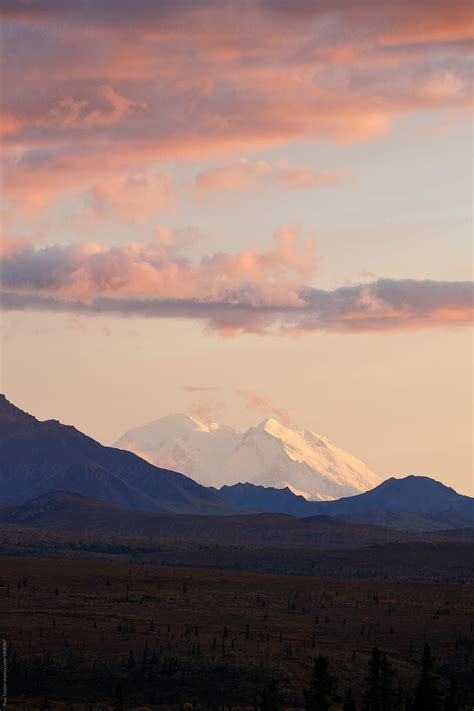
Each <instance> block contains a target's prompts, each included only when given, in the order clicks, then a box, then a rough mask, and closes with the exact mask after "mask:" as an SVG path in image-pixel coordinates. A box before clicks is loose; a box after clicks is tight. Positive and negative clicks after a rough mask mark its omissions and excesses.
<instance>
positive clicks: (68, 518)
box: [0, 491, 474, 549]
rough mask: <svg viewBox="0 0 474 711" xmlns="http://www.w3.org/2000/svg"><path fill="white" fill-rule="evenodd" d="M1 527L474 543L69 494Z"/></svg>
mask: <svg viewBox="0 0 474 711" xmlns="http://www.w3.org/2000/svg"><path fill="white" fill-rule="evenodd" d="M0 526H15V527H20V528H21V529H23V530H25V529H33V530H39V531H56V532H67V533H68V534H89V535H97V534H99V535H103V536H104V535H105V536H118V537H121V538H134V539H141V540H146V541H149V540H150V539H151V540H152V541H154V542H155V544H158V545H160V544H161V543H162V542H165V541H168V542H175V543H178V544H187V543H198V544H206V545H211V546H212V547H215V546H216V545H217V546H221V545H223V544H225V545H230V546H234V547H235V546H255V545H257V546H264V547H265V548H280V549H281V548H291V547H292V546H298V547H303V548H304V547H311V548H313V547H316V548H323V549H325V548H333V549H358V548H361V547H364V546H369V545H370V546H374V545H387V544H394V543H404V542H406V543H410V542H416V541H425V542H441V541H450V540H453V541H460V542H463V541H464V542H472V541H473V538H474V528H472V529H469V530H466V531H427V532H424V531H423V532H409V531H394V530H390V529H389V528H386V527H382V526H374V525H372V524H370V525H368V524H367V523H351V522H347V521H342V520H338V519H337V518H334V517H331V516H326V515H316V516H306V517H297V516H288V515H285V514H277V513H261V514H255V513H254V514H245V513H244V512H240V513H239V514H238V515H228V516H216V515H214V516H196V515H192V514H174V513H157V512H152V511H139V510H136V509H135V510H134V509H130V508H124V507H119V506H113V505H111V504H109V503H106V502H104V501H98V500H97V499H92V498H90V497H85V496H81V495H80V494H77V493H72V492H69V491H56V492H53V493H49V494H44V495H43V496H39V497H37V498H35V499H32V500H31V501H27V502H26V503H23V504H18V505H16V506H14V505H10V506H7V507H4V508H3V509H2V510H0Z"/></svg>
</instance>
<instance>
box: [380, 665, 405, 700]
mask: <svg viewBox="0 0 474 711" xmlns="http://www.w3.org/2000/svg"><path fill="white" fill-rule="evenodd" d="M380 698H381V701H382V704H383V710H384V711H398V709H399V708H400V704H399V700H398V698H397V693H396V691H395V687H394V685H393V669H392V665H391V664H390V662H389V661H388V659H387V655H386V654H385V653H384V654H383V655H382V659H381V661H380Z"/></svg>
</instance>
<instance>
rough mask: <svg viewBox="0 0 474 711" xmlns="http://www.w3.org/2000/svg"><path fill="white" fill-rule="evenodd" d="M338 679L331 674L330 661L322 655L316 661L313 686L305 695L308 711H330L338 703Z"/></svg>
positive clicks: (312, 680) (312, 679)
mask: <svg viewBox="0 0 474 711" xmlns="http://www.w3.org/2000/svg"><path fill="white" fill-rule="evenodd" d="M336 689H337V679H336V678H335V677H334V676H332V675H331V674H330V673H329V661H328V659H327V657H323V656H322V655H321V654H318V656H317V657H316V658H315V660H314V666H313V675H312V678H311V685H310V687H309V689H306V690H305V691H304V692H303V694H304V698H305V702H306V706H305V708H306V711H330V709H332V707H333V704H334V703H335V702H336V701H338V700H339V699H338V697H337V694H336Z"/></svg>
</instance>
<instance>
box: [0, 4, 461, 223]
mask: <svg viewBox="0 0 474 711" xmlns="http://www.w3.org/2000/svg"><path fill="white" fill-rule="evenodd" d="M234 7H235V6H233V5H228V4H227V3H214V2H210V1H209V2H206V1H205V2H203V3H195V4H194V3H186V4H185V6H183V5H182V4H181V3H170V2H160V3H150V2H145V1H144V0H135V1H134V2H133V3H121V4H120V7H118V6H117V3H115V4H114V6H113V7H112V5H111V4H110V3H109V2H103V1H102V0H97V2H94V3H86V4H84V3H55V2H49V1H46V2H45V1H43V2H35V1H34V0H32V1H31V2H28V3H27V4H24V3H19V2H14V1H13V0H5V1H4V2H3V3H2V6H1V12H2V15H3V23H4V25H5V32H4V37H3V42H4V56H5V57H6V58H8V57H15V62H13V61H12V62H9V63H8V64H9V66H8V71H5V72H4V77H3V79H4V86H3V89H2V102H3V111H4V113H5V119H4V121H3V134H4V135H3V152H4V156H5V158H4V166H5V167H4V172H5V192H6V195H7V196H8V198H9V199H11V200H15V201H16V203H17V204H18V205H19V206H24V205H25V206H26V207H27V208H28V206H31V205H33V206H36V209H37V210H43V209H45V208H46V207H47V206H48V205H49V204H50V202H51V200H54V199H56V196H57V195H62V194H64V193H65V192H68V191H81V190H84V189H86V188H87V186H91V187H92V189H95V186H97V190H100V188H101V187H102V190H105V189H106V186H107V185H108V184H109V183H110V184H112V183H113V178H114V173H117V174H120V175H121V176H124V179H125V180H128V176H129V175H137V174H138V175H143V176H145V175H146V176H148V175H151V174H152V173H153V171H156V163H157V162H158V161H160V160H163V159H170V158H173V159H181V158H189V157H194V156H206V158H209V156H214V157H222V155H227V154H231V153H232V154H234V155H235V153H237V152H240V153H242V152H244V151H245V153H246V154H249V153H251V152H252V151H258V150H260V149H262V148H263V147H265V146H274V145H281V144H283V143H287V142H289V141H293V140H307V141H310V140H313V139H318V140H321V139H323V140H331V141H352V140H361V139H363V140H366V139H370V138H372V137H374V136H377V135H380V134H381V133H383V132H384V131H387V130H389V129H390V127H391V125H392V124H393V122H394V121H395V120H396V119H397V118H398V117H400V116H404V115H406V114H409V113H418V112H423V111H429V112H437V113H438V115H439V116H441V117H443V116H444V115H445V114H446V113H447V112H449V113H450V114H452V115H458V114H460V113H461V112H465V111H467V110H469V109H470V107H471V103H472V92H471V78H470V77H471V71H470V70H469V57H470V46H469V41H468V39H469V37H470V33H471V31H472V12H471V7H470V4H469V3H466V2H464V0H453V1H452V2H450V3H446V2H442V3H441V2H438V0H430V2H427V0H422V1H421V2H419V3H414V2H413V3H402V4H401V5H400V4H394V3H393V2H391V0H382V1H381V2H379V3H377V12H374V5H373V3H372V2H369V1H368V0H365V1H362V2H357V3H350V2H341V3H334V2H329V1H328V0H324V1H323V2H317V3H316V2H315V3H310V2H309V3H307V2H292V3H287V2H265V1H264V0H262V1H261V2H255V3H248V4H246V11H245V12H244V13H238V11H237V10H236V9H234ZM236 20H238V22H236ZM237 26H238V28H239V30H238V31H237V29H236V27H237ZM18 87H24V90H22V91H18ZM231 168H232V169H231ZM273 170H274V169H273V168H271V167H270V172H268V166H266V165H265V163H263V162H262V163H259V162H258V161H255V162H252V163H249V164H248V165H239V164H238V163H232V164H229V168H228V170H227V172H221V173H220V174H218V175H214V176H213V175H210V174H207V175H203V176H201V177H200V179H199V181H198V183H197V186H196V187H197V188H198V190H201V189H202V190H207V189H210V188H209V186H211V187H212V188H213V189H235V188H242V187H243V188H245V187H246V186H248V185H249V184H252V183H253V182H254V181H256V180H257V181H260V180H264V179H266V178H267V177H268V176H267V173H268V175H270V174H272V175H273V174H274V173H273ZM333 179H335V178H334V176H331V175H330V174H327V175H324V174H319V176H318V175H316V176H313V175H312V174H311V173H308V172H304V171H303V172H301V170H300V172H299V173H295V172H287V173H286V177H285V175H282V176H281V181H282V182H283V183H284V184H285V185H286V186H287V187H303V186H308V187H311V186H315V187H317V186H319V185H326V184H330V183H331V182H332V181H333ZM213 181H214V182H213ZM104 186H105V187H104ZM121 200H123V201H125V193H124V194H122V196H121ZM146 202H147V204H148V205H150V204H151V201H150V200H149V199H147V200H146ZM147 210H148V214H150V211H151V207H150V208H147V209H146V210H145V213H147ZM123 212H124V213H125V214H126V215H128V216H129V215H130V214H131V209H130V208H127V207H125V208H124V210H123ZM145 213H144V214H145ZM126 219H128V217H127V218H126ZM144 219H147V218H144Z"/></svg>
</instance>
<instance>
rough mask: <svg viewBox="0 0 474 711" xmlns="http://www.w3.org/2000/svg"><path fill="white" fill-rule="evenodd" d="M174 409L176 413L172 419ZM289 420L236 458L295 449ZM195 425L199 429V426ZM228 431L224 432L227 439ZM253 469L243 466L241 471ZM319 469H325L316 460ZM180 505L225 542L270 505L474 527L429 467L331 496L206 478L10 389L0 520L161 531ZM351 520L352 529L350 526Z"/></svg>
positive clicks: (268, 426) (408, 523)
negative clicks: (22, 405)
mask: <svg viewBox="0 0 474 711" xmlns="http://www.w3.org/2000/svg"><path fill="white" fill-rule="evenodd" d="M166 419H167V418H165V420H166ZM173 419H174V418H168V419H167V424H168V425H173V428H172V429H174V425H175V423H173V422H172V420H173ZM216 429H217V431H219V429H221V428H216ZM281 429H286V428H282V426H281V425H278V423H276V422H275V421H274V420H272V421H268V420H267V421H266V422H265V423H264V425H263V426H261V427H255V428H251V430H249V431H248V433H247V434H248V438H245V439H248V440H249V441H250V442H252V443H253V444H248V443H247V444H243V445H242V447H243V449H244V451H245V452H247V448H248V450H249V451H248V452H247V453H246V454H239V453H237V454H236V458H235V460H234V461H237V460H238V459H239V457H243V458H244V459H245V457H247V458H248V459H249V460H251V459H252V456H254V457H256V456H257V455H256V454H255V452H261V449H259V447H263V448H265V447H267V448H268V449H269V451H270V452H273V451H274V449H275V447H278V451H279V456H280V457H281V458H283V456H285V457H288V456H289V454H288V452H286V451H285V454H282V452H283V447H284V446H285V445H284V444H283V440H282V438H284V441H285V442H286V443H287V442H288V441H289V438H290V435H291V431H290V434H289V433H288V431H286V432H283V433H282V432H281ZM192 432H193V433H194V434H196V432H195V429H193V430H192ZM198 432H199V431H198ZM249 433H250V434H249ZM227 435H228V433H227V434H226V433H225V432H221V436H222V439H223V440H224V439H225V438H226V436H227ZM193 437H194V435H193ZM298 437H299V435H298ZM306 437H308V435H307V433H306ZM192 441H193V442H194V439H192ZM203 441H204V442H209V441H210V440H209V439H207V438H205V439H204V440H203ZM296 441H297V442H298V439H296ZM255 443H256V444H255ZM262 443H263V444H262ZM278 443H279V444H278ZM187 444H188V447H190V446H191V442H188V443H187ZM293 454H294V452H293ZM266 461H269V459H267V460H266ZM282 461H283V460H282ZM249 473H251V471H250V470H249V469H243V470H242V474H241V478H242V479H243V478H246V477H247V476H248V475H249ZM279 473H280V472H278V474H279ZM311 476H313V478H316V474H315V472H314V471H313V470H312V471H311ZM133 510H135V512H133ZM127 511H128V513H127ZM152 514H153V516H154V518H153V517H152V518H150V516H151V515H152ZM176 514H179V516H183V515H188V516H191V517H192V518H193V522H192V524H190V525H191V528H193V530H194V528H196V529H199V528H200V527H201V528H202V529H203V530H204V529H205V530H206V531H207V533H206V536H207V539H206V540H212V535H211V533H212V532H214V533H215V536H216V538H215V541H216V542H218V541H219V540H220V536H221V532H220V531H221V529H222V530H224V529H225V530H226V536H230V537H231V538H232V533H231V532H232V530H233V529H234V530H235V533H234V534H233V535H234V542H236V541H238V540H241V538H242V535H244V534H242V531H241V529H242V530H244V529H245V530H250V529H252V530H253V529H254V526H255V525H256V524H255V523H254V521H256V520H257V519H256V518H255V517H256V516H257V517H258V516H262V515H265V516H270V517H271V516H273V518H270V519H265V520H268V521H271V523H272V527H275V526H277V527H278V525H282V526H283V522H287V521H288V519H289V518H290V519H291V518H294V517H297V518H298V520H304V521H309V520H310V519H311V520H313V519H315V518H316V519H317V520H318V522H319V524H322V523H324V524H325V525H326V526H327V525H331V526H334V525H336V523H337V525H338V526H342V525H343V524H344V525H352V526H354V527H355V528H354V530H353V533H354V534H355V533H356V532H357V531H361V530H362V529H364V527H366V528H367V527H368V528H374V526H378V527H383V528H384V529H390V528H391V529H399V530H403V531H418V532H420V531H421V532H423V531H426V532H430V531H435V530H440V529H460V528H465V529H467V528H470V529H474V499H472V498H470V497H468V496H461V495H460V494H458V493H457V492H456V491H454V489H452V488H450V487H447V486H445V485H444V484H442V483H441V482H438V481H435V480H433V479H430V478H429V477H420V476H419V477H415V476H409V477H405V478H404V479H393V478H391V479H388V480H386V481H384V482H382V483H380V484H378V485H377V486H375V487H374V488H372V489H371V490H369V491H366V492H364V493H360V494H357V495H354V496H346V497H343V498H339V499H337V500H327V501H310V500H307V499H306V498H305V497H304V496H302V495H301V494H298V493H295V491H294V490H291V489H290V488H288V487H284V488H275V487H264V486H259V485H255V484H252V483H249V482H247V483H237V484H234V485H228V484H225V485H224V486H222V487H221V488H220V489H216V488H215V487H209V488H206V487H205V486H203V485H201V484H198V483H197V482H195V481H193V480H192V479H190V478H189V477H187V476H185V475H184V474H180V473H177V472H176V471H173V470H171V469H165V468H160V467H157V466H154V465H153V464H151V463H150V462H148V461H145V460H144V459H142V458H140V457H139V456H138V455H137V454H134V453H132V452H129V451H124V450H122V449H117V448H113V447H104V446H103V445H101V444H99V443H98V442H96V441H95V440H93V439H91V438H90V437H87V436H86V435H84V434H82V433H81V432H79V431H78V430H77V429H76V428H74V427H72V426H68V425H63V424H61V423H59V422H58V421H57V420H46V421H44V422H41V421H39V420H37V419H36V418H35V417H33V416H32V415H29V414H27V413H26V412H23V411H22V410H20V409H19V408H17V407H15V405H13V404H11V403H10V402H8V400H7V399H6V398H5V397H4V396H0V523H1V522H3V523H6V524H14V525H30V524H34V526H38V525H40V524H41V525H44V526H46V527H49V526H50V525H51V526H52V527H54V526H58V525H60V524H61V525H64V526H66V527H67V526H68V521H69V522H70V523H71V525H72V520H73V519H74V520H76V526H77V527H78V528H79V529H80V530H88V529H89V528H91V529H92V530H96V527H97V526H98V527H99V530H101V529H100V522H101V521H103V520H105V521H107V525H106V529H107V528H108V529H110V530H112V529H113V530H120V527H121V526H123V529H124V531H133V532H136V531H137V530H148V528H149V526H151V528H152V529H153V530H155V531H159V530H161V529H160V526H161V525H162V524H161V523H159V516H170V515H171V516H176ZM156 516H158V518H157V517H156ZM203 516H204V518H203ZM51 517H52V518H51ZM225 517H229V521H227V523H225V524H224V523H222V521H221V522H220V523H219V522H217V518H225ZM195 519H196V520H195ZM197 519H200V520H201V523H198V522H197ZM215 519H216V520H215ZM152 520H153V521H154V523H153V524H151V523H149V522H150V521H152ZM164 520H165V519H163V521H164ZM167 520H168V519H167ZM180 520H181V523H180V524H179V525H178V524H177V523H176V522H175V523H173V524H172V525H171V524H170V525H171V527H172V529H173V530H176V531H177V532H178V533H179V535H181V534H182V533H183V532H184V533H185V531H186V526H185V524H184V523H183V521H184V519H180ZM261 520H262V519H261V518H259V521H261ZM111 521H113V522H114V523H113V524H112V523H111ZM61 522H62V523H61ZM168 523H169V520H168ZM164 525H165V524H164V523H163V526H164ZM166 525H168V524H166ZM259 525H260V524H259ZM115 526H116V527H117V529H115V528H114V527H115ZM183 526H184V528H183ZM285 526H286V527H287V524H286V523H285ZM165 528H166V527H165ZM257 528H258V526H257ZM287 528H288V527H287ZM237 529H239V530H238V531H237ZM167 530H168V529H167ZM288 530H289V529H288ZM295 530H298V529H295ZM343 530H344V535H346V534H347V533H348V531H349V529H347V528H344V529H343ZM364 530H365V529H364ZM180 532H181V533H180ZM210 532H211V533H210ZM168 533H169V530H168ZM183 535H184V534H183ZM186 535H187V534H186ZM193 535H194V534H193ZM259 535H260V534H259ZM272 535H277V534H276V533H275V534H272ZM278 535H280V534H278ZM292 535H293V534H292ZM377 536H378V534H377ZM377 536H376V538H377ZM244 538H245V535H244Z"/></svg>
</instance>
